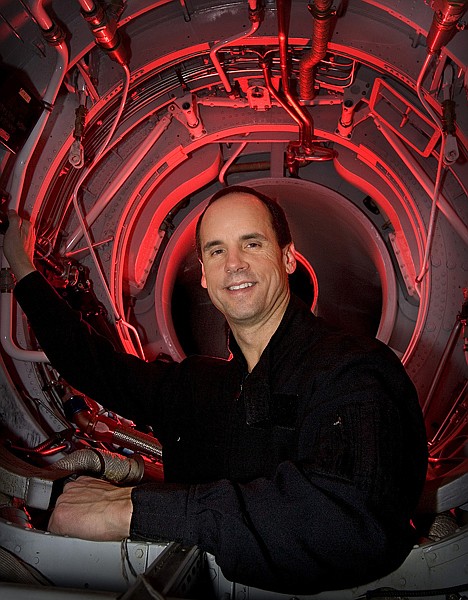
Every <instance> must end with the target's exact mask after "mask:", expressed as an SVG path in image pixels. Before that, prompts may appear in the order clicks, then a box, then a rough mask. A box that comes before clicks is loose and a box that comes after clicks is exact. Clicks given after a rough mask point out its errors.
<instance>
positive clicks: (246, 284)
mask: <svg viewBox="0 0 468 600" xmlns="http://www.w3.org/2000/svg"><path fill="white" fill-rule="evenodd" d="M252 286H253V283H241V284H240V285H231V286H229V288H228V289H229V290H232V291H234V290H243V289H244V288H248V287H252Z"/></svg>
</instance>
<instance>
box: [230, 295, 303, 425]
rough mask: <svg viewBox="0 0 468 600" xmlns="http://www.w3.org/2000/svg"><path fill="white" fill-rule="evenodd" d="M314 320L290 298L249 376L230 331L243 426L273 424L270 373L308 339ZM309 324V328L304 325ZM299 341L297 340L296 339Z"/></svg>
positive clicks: (245, 362) (298, 301)
mask: <svg viewBox="0 0 468 600" xmlns="http://www.w3.org/2000/svg"><path fill="white" fill-rule="evenodd" d="M311 318H312V319H315V317H314V316H313V315H312V313H311V312H310V310H309V309H308V308H307V306H306V305H305V304H304V303H303V302H302V301H301V300H300V299H299V298H297V297H296V296H294V295H291V298H290V301H289V303H288V306H287V308H286V311H285V313H284V315H283V318H282V320H281V322H280V324H279V326H278V328H277V330H276V331H275V333H274V334H273V336H272V337H271V339H270V341H269V342H268V345H267V346H266V348H265V350H264V351H263V353H262V356H261V357H260V360H259V361H258V363H257V364H256V366H255V368H254V369H253V371H252V373H250V374H249V373H248V371H247V361H246V360H245V358H244V355H243V354H242V352H241V350H240V348H239V346H238V344H237V342H236V340H235V338H234V336H233V335H232V332H231V331H229V338H228V339H229V349H230V351H231V353H232V355H233V359H234V361H236V362H237V364H238V365H239V370H240V372H241V380H242V384H241V385H242V394H243V397H244V403H245V410H246V423H247V424H248V425H254V426H257V427H263V426H267V425H268V424H271V422H272V414H271V405H272V403H271V385H270V383H271V373H272V369H274V368H275V364H276V363H277V361H280V360H281V357H282V356H284V355H285V354H288V353H289V352H291V351H292V349H293V348H294V347H297V344H298V342H300V338H304V337H305V336H307V337H309V336H310V333H311V332H310V319H311ZM306 322H307V323H308V325H309V326H308V327H307V324H306ZM298 338H299V339H298Z"/></svg>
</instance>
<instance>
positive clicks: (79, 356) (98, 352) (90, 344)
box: [14, 271, 177, 423]
mask: <svg viewBox="0 0 468 600" xmlns="http://www.w3.org/2000/svg"><path fill="white" fill-rule="evenodd" d="M14 294H15V297H16V299H17V300H18V302H19V304H20V306H21V308H22V309H23V310H24V312H25V314H26V316H27V318H28V320H29V323H30V324H31V327H32V329H33V331H34V335H35V336H36V338H37V340H38V342H39V344H40V346H41V348H42V349H43V350H44V352H45V354H46V355H47V357H48V359H49V360H50V362H51V364H52V366H53V367H54V368H55V369H56V370H57V371H58V372H59V373H60V375H61V376H62V377H64V379H66V381H68V382H69V383H70V385H72V386H73V387H74V388H76V389H77V390H79V391H81V392H82V393H84V394H86V395H88V396H89V397H90V398H93V399H94V400H96V401H97V402H99V403H101V404H102V405H103V406H105V407H106V408H110V409H112V410H114V411H116V412H119V413H120V414H125V416H127V417H129V418H131V419H133V420H135V421H136V422H139V423H153V422H157V421H158V420H160V418H161V414H160V411H161V410H162V407H161V406H160V405H159V404H158V403H156V402H154V399H155V398H156V397H160V398H163V397H167V396H168V395H169V394H170V390H169V389H167V387H168V386H169V381H170V378H169V377H168V375H169V374H170V372H171V371H172V370H174V369H175V368H177V364H176V363H174V364H168V363H163V362H160V361H156V362H154V363H151V364H149V363H146V362H145V361H143V360H141V359H139V358H138V357H136V356H132V355H129V354H126V353H123V352H117V351H116V350H115V349H114V347H113V346H112V344H111V343H110V342H109V340H107V339H106V338H105V337H104V336H101V335H100V334H99V333H97V332H96V331H95V330H93V329H92V328H91V327H90V326H89V325H88V324H87V323H86V322H85V321H84V320H83V319H82V318H81V314H80V313H79V312H77V311H75V310H73V309H72V308H70V307H69V305H68V304H67V303H66V302H65V301H64V300H63V299H62V298H61V297H60V296H59V295H58V294H57V293H56V291H55V290H54V289H53V288H52V286H50V284H49V283H48V282H47V280H46V279H45V278H44V277H43V276H42V275H41V274H40V273H39V272H38V271H34V272H32V273H30V274H29V275H27V276H26V277H24V278H23V279H21V280H20V281H19V282H18V284H17V285H16V287H15V290H14ZM155 390H157V391H158V393H157V394H155ZM141 398H145V402H141V401H139V399H141Z"/></svg>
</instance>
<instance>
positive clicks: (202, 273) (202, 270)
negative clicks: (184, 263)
mask: <svg viewBox="0 0 468 600" xmlns="http://www.w3.org/2000/svg"><path fill="white" fill-rule="evenodd" d="M198 262H199V263H200V266H201V286H202V288H205V290H206V288H207V287H208V286H207V284H206V276H205V267H204V266H203V262H202V261H201V260H200V259H198Z"/></svg>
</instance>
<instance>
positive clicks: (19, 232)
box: [3, 210, 36, 281]
mask: <svg viewBox="0 0 468 600" xmlns="http://www.w3.org/2000/svg"><path fill="white" fill-rule="evenodd" d="M8 220H9V222H10V224H9V226H8V229H7V230H6V233H5V238H4V241H3V253H4V254H5V257H6V259H7V260H8V262H9V263H10V267H11V270H12V271H13V273H14V275H15V277H16V280H17V281H19V280H20V279H22V278H23V277H25V276H26V275H28V274H29V273H31V272H32V271H35V270H36V268H35V266H34V263H33V255H34V244H35V241H36V236H35V234H34V228H33V226H32V224H31V222H30V221H28V220H26V219H21V217H20V216H19V215H18V213H17V212H16V211H14V210H9V211H8Z"/></svg>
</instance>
